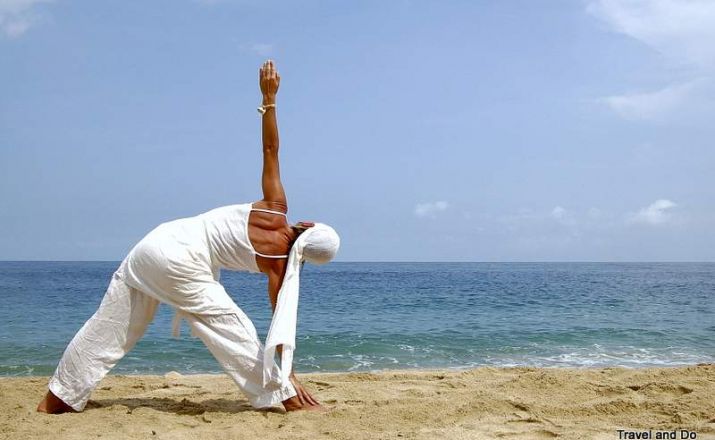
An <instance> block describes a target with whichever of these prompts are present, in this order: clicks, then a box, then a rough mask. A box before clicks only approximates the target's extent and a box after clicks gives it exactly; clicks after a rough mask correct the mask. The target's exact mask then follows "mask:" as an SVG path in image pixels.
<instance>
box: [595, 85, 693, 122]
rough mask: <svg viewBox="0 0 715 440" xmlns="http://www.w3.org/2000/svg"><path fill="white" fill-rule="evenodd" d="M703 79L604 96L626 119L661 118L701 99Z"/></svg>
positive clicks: (609, 104) (608, 103)
mask: <svg viewBox="0 0 715 440" xmlns="http://www.w3.org/2000/svg"><path fill="white" fill-rule="evenodd" d="M702 83H703V81H702V80H701V81H691V82H687V83H684V84H676V85H672V86H668V87H665V88H663V89H661V90H656V91H654V92H646V93H628V94H623V95H614V96H608V97H605V98H602V99H601V101H602V102H604V103H605V104H607V105H608V106H609V107H610V108H611V109H612V110H613V111H615V112H616V113H618V114H619V115H620V116H622V117H623V118H625V119H631V120H659V119H663V118H665V117H667V116H668V115H669V114H672V113H673V112H674V111H676V110H678V109H679V108H682V107H684V106H686V105H687V104H688V102H689V101H691V100H693V99H699V97H700V96H702V95H699V94H698V93H697V92H698V89H706V87H698V86H699V85H704V84H702Z"/></svg>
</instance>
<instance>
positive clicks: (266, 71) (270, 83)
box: [258, 60, 281, 100]
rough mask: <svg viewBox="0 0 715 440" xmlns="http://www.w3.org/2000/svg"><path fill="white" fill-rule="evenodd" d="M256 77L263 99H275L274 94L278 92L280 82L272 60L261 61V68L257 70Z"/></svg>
mask: <svg viewBox="0 0 715 440" xmlns="http://www.w3.org/2000/svg"><path fill="white" fill-rule="evenodd" d="M258 77H259V83H260V85H261V93H262V94H263V99H264V100H266V99H268V100H272V99H275V97H276V94H277V93H278V87H279V86H280V84H281V76H280V75H279V74H278V70H276V67H275V65H274V64H273V60H268V61H266V62H265V63H263V66H261V69H260V70H259V74H258Z"/></svg>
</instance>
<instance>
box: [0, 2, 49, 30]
mask: <svg viewBox="0 0 715 440" xmlns="http://www.w3.org/2000/svg"><path fill="white" fill-rule="evenodd" d="M52 1H53V0H0V31H2V33H3V34H5V36H7V37H8V38H17V37H19V36H21V35H22V34H24V33H25V32H27V30H28V29H30V27H32V26H33V25H34V24H36V23H37V22H38V21H39V20H40V14H39V13H38V12H37V10H36V8H35V6H36V5H38V4H40V3H50V2H52Z"/></svg>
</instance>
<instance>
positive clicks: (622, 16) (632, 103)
mask: <svg viewBox="0 0 715 440" xmlns="http://www.w3.org/2000/svg"><path fill="white" fill-rule="evenodd" d="M587 10H588V11H589V12H590V13H591V14H593V15H594V16H596V17H598V18H599V19H601V20H602V21H603V22H605V23H606V24H607V25H608V26H609V27H610V28H612V29H613V30H615V31H616V32H619V33H622V34H624V35H627V36H629V37H632V38H635V39H637V40H639V41H640V42H642V43H643V44H645V45H647V46H648V47H650V48H651V49H653V50H655V51H656V52H658V53H660V54H662V55H663V56H664V57H665V58H666V60H667V61H668V62H669V63H675V64H676V65H678V66H686V67H688V68H689V71H690V75H691V79H690V80H686V81H683V80H682V79H681V78H677V79H676V78H674V79H673V80H672V82H671V84H670V85H667V86H665V87H662V88H661V89H659V90H654V91H647V92H638V93H626V94H619V95H615V96H609V97H605V98H601V99H600V100H599V101H600V102H602V103H604V104H606V105H607V106H609V107H610V108H611V109H612V110H614V111H615V112H616V113H617V114H619V115H620V116H621V117H624V118H626V119H638V120H658V119H664V118H666V117H668V116H670V115H675V114H678V113H679V112H682V111H683V110H684V109H688V108H690V109H693V107H695V108H694V109H693V110H696V111H695V112H693V113H696V114H697V113H698V111H699V110H702V109H701V108H700V106H701V105H702V104H705V105H706V106H709V105H711V104H710V103H711V102H712V101H713V100H715V1H713V0H687V1H686V0H592V1H591V2H590V3H589V5H588V8H587Z"/></svg>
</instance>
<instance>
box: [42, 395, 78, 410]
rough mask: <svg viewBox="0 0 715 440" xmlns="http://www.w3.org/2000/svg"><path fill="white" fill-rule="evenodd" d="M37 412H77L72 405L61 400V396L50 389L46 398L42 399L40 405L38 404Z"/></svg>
mask: <svg viewBox="0 0 715 440" xmlns="http://www.w3.org/2000/svg"><path fill="white" fill-rule="evenodd" d="M37 412H43V413H47V414H62V413H66V412H77V411H75V410H74V409H72V407H71V406H69V405H67V404H66V403H64V402H63V401H62V400H60V398H59V397H57V396H55V395H54V394H52V392H51V391H48V392H47V394H46V395H45V398H44V399H42V401H41V402H40V404H39V405H37Z"/></svg>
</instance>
